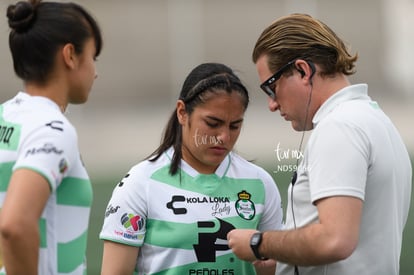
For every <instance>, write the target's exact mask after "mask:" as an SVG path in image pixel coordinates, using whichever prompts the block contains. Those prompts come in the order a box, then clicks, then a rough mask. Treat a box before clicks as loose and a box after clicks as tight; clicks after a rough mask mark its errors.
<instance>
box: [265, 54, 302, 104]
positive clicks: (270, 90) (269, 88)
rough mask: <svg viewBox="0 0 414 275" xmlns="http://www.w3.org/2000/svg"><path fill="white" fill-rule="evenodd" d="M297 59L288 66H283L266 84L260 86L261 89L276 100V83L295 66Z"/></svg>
mask: <svg viewBox="0 0 414 275" xmlns="http://www.w3.org/2000/svg"><path fill="white" fill-rule="evenodd" d="M296 60H297V58H295V59H293V60H292V61H289V62H288V63H287V64H285V65H283V66H282V67H281V68H280V69H279V70H278V71H277V72H275V73H274V74H273V75H272V76H271V77H269V78H268V79H267V80H266V81H265V82H263V83H262V84H261V85H260V88H261V89H262V90H263V91H264V92H265V93H266V94H267V95H268V96H270V97H271V98H273V99H276V90H275V86H276V81H277V80H279V78H280V77H281V76H282V75H283V74H284V73H285V71H286V70H287V69H288V68H289V67H290V66H291V65H292V64H293V63H295V61H296Z"/></svg>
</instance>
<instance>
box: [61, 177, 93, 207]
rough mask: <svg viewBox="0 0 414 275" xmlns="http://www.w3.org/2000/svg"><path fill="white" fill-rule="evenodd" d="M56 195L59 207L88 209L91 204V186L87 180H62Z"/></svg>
mask: <svg viewBox="0 0 414 275" xmlns="http://www.w3.org/2000/svg"><path fill="white" fill-rule="evenodd" d="M56 194H57V203H58V204H60V205H73V206H79V207H82V206H85V207H90V206H91V204H92V196H93V194H92V185H91V183H90V180H88V179H80V178H64V179H63V181H62V183H61V184H60V185H59V187H58V189H57V192H56ZM73 194H76V196H74V195H73Z"/></svg>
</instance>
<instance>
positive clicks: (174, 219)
mask: <svg viewBox="0 0 414 275" xmlns="http://www.w3.org/2000/svg"><path fill="white" fill-rule="evenodd" d="M248 103H249V96H248V92H247V90H246V88H245V87H244V85H243V84H242V83H241V81H240V80H239V78H238V77H237V76H236V75H235V74H234V72H233V71H232V70H231V69H230V68H228V67H227V66H225V65H222V64H217V63H206V64H201V65H199V66H197V67H196V68H194V69H193V70H192V71H191V73H190V74H189V75H188V77H187V78H186V80H185V82H184V84H183V88H182V90H181V94H180V97H179V99H178V101H177V104H176V109H175V110H174V112H173V113H172V115H171V118H170V120H169V122H168V124H167V127H166V129H165V134H164V137H163V139H162V142H161V145H160V147H159V148H158V149H157V150H155V152H154V153H153V154H152V155H151V156H150V157H149V158H148V159H146V160H144V161H142V162H140V163H139V164H137V165H136V166H134V167H132V169H131V170H130V171H129V172H128V173H127V175H126V176H125V177H124V178H123V179H122V180H121V181H120V182H119V184H118V185H117V186H116V187H115V189H114V192H113V194H112V198H111V199H110V201H109V203H108V207H107V209H106V213H105V221H104V225H103V228H102V231H101V234H100V238H101V239H103V240H104V253H103V263H102V274H133V272H134V271H135V272H137V273H138V274H177V275H183V274H222V275H224V274H228V275H241V274H256V273H255V268H254V265H253V264H252V263H249V262H244V261H240V260H239V259H237V257H235V255H234V254H233V253H232V252H231V250H230V249H229V247H228V246H227V241H226V236H227V233H228V232H229V231H230V230H232V229H234V228H251V229H257V230H265V229H266V228H267V229H269V230H270V229H276V228H281V226H282V209H281V202H280V195H279V191H278V189H277V187H276V185H275V183H274V181H273V179H272V178H271V176H270V175H269V174H268V173H266V172H265V171H264V170H263V169H261V168H259V167H258V166H256V165H254V164H252V163H250V162H248V161H246V160H245V159H243V158H242V157H240V156H239V155H237V154H236V153H234V152H232V150H233V147H234V145H235V143H236V141H237V138H238V137H239V134H240V131H241V127H242V123H243V117H244V113H245V111H246V108H247V106H248ZM260 266H267V267H266V268H259V267H258V269H261V270H260V272H258V274H274V262H273V264H266V265H265V264H260Z"/></svg>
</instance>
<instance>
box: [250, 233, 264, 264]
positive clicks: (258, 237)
mask: <svg viewBox="0 0 414 275" xmlns="http://www.w3.org/2000/svg"><path fill="white" fill-rule="evenodd" d="M262 234H263V233H262V232H256V233H254V234H253V235H252V237H251V239H250V247H251V249H252V250H253V253H254V256H256V258H257V259H258V260H261V261H265V260H267V259H268V258H266V257H263V256H262V255H260V253H259V246H260V244H261V243H262Z"/></svg>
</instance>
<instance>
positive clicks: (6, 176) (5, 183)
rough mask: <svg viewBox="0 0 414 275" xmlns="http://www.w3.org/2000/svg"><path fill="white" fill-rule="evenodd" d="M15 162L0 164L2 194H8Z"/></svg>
mask: <svg viewBox="0 0 414 275" xmlns="http://www.w3.org/2000/svg"><path fill="white" fill-rule="evenodd" d="M14 163H15V162H14V161H12V162H5V163H0V192H6V191H7V188H8V187H9V182H10V178H11V175H12V167H13V165H14Z"/></svg>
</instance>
